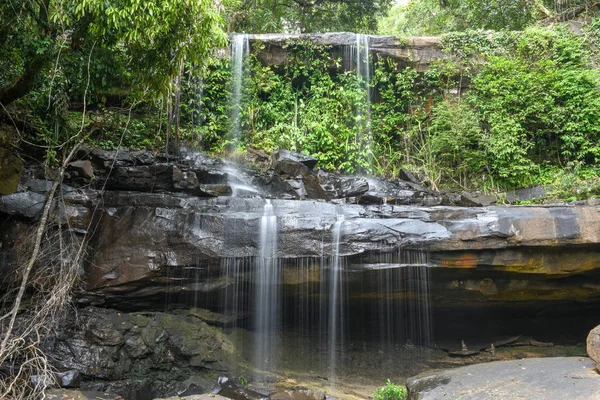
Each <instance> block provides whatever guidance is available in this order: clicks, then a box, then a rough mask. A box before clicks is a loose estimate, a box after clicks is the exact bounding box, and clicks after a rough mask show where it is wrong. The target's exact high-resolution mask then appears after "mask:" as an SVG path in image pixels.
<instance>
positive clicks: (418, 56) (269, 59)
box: [249, 32, 452, 72]
mask: <svg viewBox="0 0 600 400" xmlns="http://www.w3.org/2000/svg"><path fill="white" fill-rule="evenodd" d="M369 39H370V40H369V43H370V50H371V52H372V53H374V54H377V55H379V56H381V57H385V58H393V59H395V60H397V61H398V62H399V63H400V64H401V65H406V66H409V67H412V68H415V69H416V70H417V71H419V72H424V71H427V70H428V68H429V65H430V64H431V63H432V62H434V61H440V60H444V59H450V58H452V54H451V53H448V52H445V51H444V50H443V48H442V45H441V43H440V38H436V37H409V38H407V39H400V38H396V37H392V36H375V35H370V36H369ZM249 40H250V43H251V44H252V43H253V42H255V41H258V42H260V43H261V46H260V49H256V50H253V54H256V56H257V58H258V59H259V60H260V61H261V62H262V63H264V64H266V65H284V64H286V63H287V62H288V59H289V57H290V54H289V53H288V50H289V49H288V47H289V41H290V40H294V41H301V42H310V43H313V44H315V45H324V46H327V47H328V48H330V49H331V50H330V51H332V52H337V53H335V54H344V52H343V50H345V49H346V48H347V46H351V45H354V44H355V43H356V34H354V33H345V32H331V33H315V34H255V35H249ZM351 63H352V60H351V59H348V58H345V59H343V64H344V65H352V64H351Z"/></svg>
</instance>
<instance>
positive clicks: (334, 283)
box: [327, 215, 344, 385]
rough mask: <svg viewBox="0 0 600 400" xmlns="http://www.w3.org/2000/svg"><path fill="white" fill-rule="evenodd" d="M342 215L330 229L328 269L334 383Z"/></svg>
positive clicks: (338, 336)
mask: <svg viewBox="0 0 600 400" xmlns="http://www.w3.org/2000/svg"><path fill="white" fill-rule="evenodd" d="M343 224H344V216H343V215H338V216H337V221H336V222H335V224H333V228H332V230H331V233H332V243H331V266H330V269H329V327H328V332H327V333H328V337H329V383H330V385H335V378H336V375H335V367H336V361H337V357H338V352H343V349H342V347H343V337H344V332H343V326H344V324H343V309H344V304H343V290H342V270H343V269H342V263H341V259H340V240H341V237H342V227H343ZM338 348H339V349H338Z"/></svg>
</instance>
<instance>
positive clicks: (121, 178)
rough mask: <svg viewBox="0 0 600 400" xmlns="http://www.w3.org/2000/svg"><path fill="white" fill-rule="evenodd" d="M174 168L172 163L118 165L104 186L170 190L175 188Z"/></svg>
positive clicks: (109, 188)
mask: <svg viewBox="0 0 600 400" xmlns="http://www.w3.org/2000/svg"><path fill="white" fill-rule="evenodd" d="M173 169H174V166H173V165H171V164H154V165H142V166H130V167H117V168H115V169H113V170H112V172H111V174H110V176H109V178H108V179H107V180H106V185H105V186H104V188H105V189H108V190H133V191H139V192H153V191H170V190H173V176H174V172H173ZM100 181H102V180H100ZM100 181H99V184H100Z"/></svg>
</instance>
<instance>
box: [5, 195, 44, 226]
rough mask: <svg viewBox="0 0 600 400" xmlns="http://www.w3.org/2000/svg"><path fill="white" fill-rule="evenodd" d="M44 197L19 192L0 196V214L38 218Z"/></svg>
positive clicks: (42, 207)
mask: <svg viewBox="0 0 600 400" xmlns="http://www.w3.org/2000/svg"><path fill="white" fill-rule="evenodd" d="M45 202H46V196H44V195H43V194H40V193H35V192H19V193H13V194H9V195H6V196H0V212H3V213H6V214H9V215H18V216H22V217H25V218H31V219H33V218H38V217H39V216H40V215H41V214H42V210H43V209H44V204H45Z"/></svg>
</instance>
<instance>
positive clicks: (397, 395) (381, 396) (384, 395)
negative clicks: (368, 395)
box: [373, 379, 408, 400]
mask: <svg viewBox="0 0 600 400" xmlns="http://www.w3.org/2000/svg"><path fill="white" fill-rule="evenodd" d="M407 398H408V391H407V390H406V387H404V386H401V385H394V384H393V383H392V382H391V381H390V380H389V379H388V380H387V383H386V384H385V386H383V387H380V388H379V389H377V390H376V391H375V393H374V394H373V399H374V400H406V399H407Z"/></svg>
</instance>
